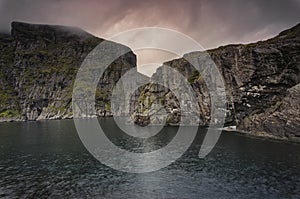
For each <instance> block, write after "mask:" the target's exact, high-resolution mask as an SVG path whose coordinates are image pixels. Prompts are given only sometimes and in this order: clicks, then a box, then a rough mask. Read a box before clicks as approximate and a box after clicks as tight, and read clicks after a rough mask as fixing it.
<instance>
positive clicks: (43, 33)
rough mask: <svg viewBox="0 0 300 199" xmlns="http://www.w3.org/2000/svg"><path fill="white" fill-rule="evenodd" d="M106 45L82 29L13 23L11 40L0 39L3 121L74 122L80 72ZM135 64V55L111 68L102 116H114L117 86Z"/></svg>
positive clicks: (101, 96)
mask: <svg viewBox="0 0 300 199" xmlns="http://www.w3.org/2000/svg"><path fill="white" fill-rule="evenodd" d="M102 41H103V39H100V38H97V37H94V36H92V35H91V34H89V33H87V32H84V31H83V30H81V29H79V28H73V27H64V26H50V25H35V24H26V23H20V22H13V23H12V30H11V35H3V34H2V35H0V47H1V48H0V99H1V105H0V118H2V120H11V119H13V120H19V119H20V120H36V119H60V118H70V117H72V109H71V101H72V89H73V83H74V80H75V77H76V73H77V70H78V68H79V67H80V65H81V63H82V61H83V60H84V58H85V57H86V56H87V54H88V53H89V52H90V51H91V50H92V49H94V48H95V47H96V46H97V45H98V44H99V43H100V42H102ZM115 45H116V46H117V45H119V44H115ZM135 62H136V57H135V55H134V54H133V53H131V52H130V53H127V54H126V55H124V56H122V57H120V58H119V59H117V60H116V61H115V62H113V63H112V64H111V65H110V66H109V67H108V69H107V71H106V72H105V73H104V75H103V76H102V78H101V79H100V81H99V86H98V87H99V89H98V90H97V92H96V93H97V94H96V109H97V113H98V115H102V116H103V115H110V94H111V90H112V87H113V85H114V84H115V82H116V81H117V80H118V79H119V77H120V76H121V75H122V74H124V73H125V72H126V71H127V70H128V69H130V68H133V67H135ZM100 88H101V89H100Z"/></svg>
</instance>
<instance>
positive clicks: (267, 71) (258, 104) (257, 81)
mask: <svg viewBox="0 0 300 199" xmlns="http://www.w3.org/2000/svg"><path fill="white" fill-rule="evenodd" d="M208 53H209V54H210V56H211V58H212V59H213V61H214V62H215V63H216V65H217V67H218V68H219V71H220V72H221V74H222V76H223V78H224V82H225V87H226V96H227V109H228V110H229V112H228V113H227V116H226V123H227V124H231V125H236V126H237V127H238V130H243V131H247V132H253V133H258V132H260V133H261V132H263V133H264V134H270V135H274V136H279V137H298V136H299V132H300V128H299V127H300V126H299V104H300V99H299V97H298V98H297V96H299V94H297V92H299V86H295V85H297V84H299V83H300V24H299V25H297V26H295V27H293V28H291V29H289V30H286V31H284V32H282V33H280V34H279V35H278V36H276V37H274V38H272V39H269V40H267V41H260V42H257V43H253V44H247V45H229V46H222V47H219V48H217V49H213V50H209V51H208ZM201 54H202V53H201V52H193V53H189V54H187V55H185V56H184V57H183V58H181V59H176V60H172V61H170V62H167V63H164V65H168V66H170V67H172V68H174V69H176V70H178V71H179V72H180V73H181V74H182V75H184V76H185V78H186V79H187V80H188V81H189V83H190V84H191V85H192V87H193V89H194V91H195V93H196V94H197V97H198V101H199V107H200V113H197V112H196V113H194V112H191V113H190V117H191V121H193V115H194V114H200V124H201V125H208V124H209V121H210V119H211V118H210V107H211V104H210V103H211V102H210V97H211V96H210V95H209V92H208V89H207V87H206V84H205V81H204V79H203V77H202V74H201V73H199V72H198V71H196V70H195V68H193V66H192V65H191V64H190V63H189V62H188V61H186V58H187V57H189V58H190V57H193V58H194V59H195V61H198V62H200V63H202V60H201V58H200V57H201ZM160 74H163V71H162V69H161V68H159V69H158V70H157V71H156V73H155V74H154V75H153V77H152V79H153V80H155V78H156V77H157V76H159V75H160ZM163 75H166V76H164V77H163V78H171V79H173V80H174V81H177V80H178V77H176V76H173V77H168V75H167V74H163ZM153 82H155V81H153ZM294 86H295V87H294ZM167 87H168V85H164V86H159V85H157V84H155V83H150V84H149V85H147V86H146V87H145V88H144V90H143V91H142V92H141V95H140V97H139V106H137V107H136V108H135V111H136V112H138V113H141V114H143V113H145V112H146V113H147V111H148V112H149V110H150V109H151V105H152V104H153V103H161V104H162V105H163V106H164V108H165V110H166V111H167V113H168V116H167V117H168V118H167V123H170V124H174V123H175V124H176V123H178V122H180V114H178V113H177V112H178V110H179V112H180V106H179V102H178V100H177V99H176V98H175V97H174V95H173V93H172V92H171V91H170V90H169V89H167ZM292 87H293V88H292ZM178 89H181V91H180V92H181V93H182V96H181V98H182V99H185V96H184V95H186V94H185V91H184V87H183V86H179V87H178ZM185 103H186V104H188V102H185ZM191 106H193V105H191ZM138 119H139V121H140V118H138Z"/></svg>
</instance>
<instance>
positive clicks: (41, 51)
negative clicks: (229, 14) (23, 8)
mask: <svg viewBox="0 0 300 199" xmlns="http://www.w3.org/2000/svg"><path fill="white" fill-rule="evenodd" d="M102 41H103V40H102V39H99V38H96V37H94V36H92V35H90V34H89V33H86V32H84V31H83V30H81V29H78V28H71V27H63V26H48V25H33V24H26V23H19V22H13V23H12V31H11V35H6V34H0V99H1V103H0V120H37V119H62V118H71V117H72V110H71V101H72V89H73V83H74V80H75V76H76V73H77V71H78V68H79V66H80V65H81V63H82V61H83V60H84V58H85V57H86V55H87V54H88V53H89V52H90V51H91V50H92V49H93V48H94V47H96V46H97V45H98V44H99V43H100V42H102ZM114 45H116V46H118V45H119V44H114ZM208 53H209V55H210V56H211V58H212V60H213V61H214V62H215V64H216V65H217V67H218V69H219V71H220V72H221V74H222V76H223V79H224V83H225V87H226V96H227V104H226V107H227V112H226V121H225V122H226V123H227V124H228V125H229V124H231V125H236V126H237V128H238V130H240V131H247V132H251V133H254V134H262V135H267V136H268V135H271V136H278V137H285V138H286V137H288V138H298V137H300V133H299V132H300V126H299V123H300V117H299V115H300V114H299V112H300V107H299V104H300V100H299V92H300V86H299V85H300V25H297V26H295V27H293V28H291V29H289V30H286V31H284V32H282V33H280V34H279V35H278V36H276V37H274V38H272V39H269V40H267V41H261V42H257V43H253V44H248V45H228V46H223V47H219V48H217V49H213V50H209V51H208ZM202 55H203V53H202V52H192V53H189V54H186V55H185V56H184V57H183V58H180V59H176V60H172V61H169V62H167V63H165V64H164V65H168V66H170V67H171V68H173V69H176V70H177V71H178V72H179V74H181V75H183V76H184V78H185V79H186V80H187V81H188V83H189V84H190V85H191V86H192V88H193V91H194V93H195V94H196V97H197V101H198V105H199V107H200V109H197V108H196V105H195V104H193V103H191V102H190V101H189V100H188V99H189V96H188V94H187V92H186V88H185V86H183V85H182V86H178V88H177V92H178V93H180V99H181V101H179V100H178V99H177V98H176V97H175V95H174V93H173V92H172V91H170V90H169V89H168V87H169V86H170V84H175V83H178V79H179V78H180V77H179V75H178V74H172V75H170V74H169V73H165V72H164V69H163V68H162V67H161V68H159V69H158V70H157V72H156V73H155V74H154V75H153V76H152V77H151V78H152V83H150V84H148V85H146V86H143V87H141V88H140V89H139V90H138V91H136V92H135V94H134V96H132V98H131V107H130V111H131V113H132V116H133V118H134V119H135V122H136V123H138V124H140V125H147V124H148V123H149V122H152V123H161V122H163V121H166V122H167V123H168V124H179V123H181V122H182V121H180V116H181V114H187V115H188V116H189V120H188V121H187V122H188V123H189V124H200V125H208V124H209V122H210V120H211V118H210V113H211V97H212V96H210V94H209V92H208V88H207V85H206V83H205V80H204V78H203V74H202V73H201V72H200V73H199V72H198V71H196V70H195V68H193V66H192V65H191V64H190V63H189V62H188V61H187V60H186V59H192V60H194V61H197V62H198V63H200V64H201V65H203V66H205V63H204V62H203V60H202V59H201V57H202ZM135 64H136V57H135V55H134V54H133V53H132V52H130V53H127V54H126V55H124V56H122V57H120V58H119V59H117V60H116V61H115V62H113V63H112V64H111V65H110V66H109V67H108V69H107V70H106V72H105V73H104V75H103V76H102V77H101V79H100V81H99V84H98V90H97V92H96V99H95V100H96V110H97V115H98V116H107V115H111V112H110V96H111V91H112V88H113V87H114V85H115V83H116V82H117V81H118V79H119V78H120V77H121V76H122V75H123V74H124V73H125V72H126V71H127V70H129V69H131V68H133V67H135ZM160 78H162V79H169V80H170V81H168V83H167V84H166V85H157V84H155V80H157V79H160ZM180 103H183V104H184V106H187V107H190V108H191V109H192V110H194V111H191V112H189V113H181V109H180V106H179V104H180ZM157 107H158V108H157ZM162 108H164V111H165V112H164V111H162V112H160V111H161V109H162ZM157 112H159V114H157ZM199 116H200V118H199ZM197 118H198V119H197Z"/></svg>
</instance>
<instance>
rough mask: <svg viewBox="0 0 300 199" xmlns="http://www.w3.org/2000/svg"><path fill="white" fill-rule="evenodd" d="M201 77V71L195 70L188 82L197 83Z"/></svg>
mask: <svg viewBox="0 0 300 199" xmlns="http://www.w3.org/2000/svg"><path fill="white" fill-rule="evenodd" d="M201 78H202V77H201V74H200V73H199V71H197V70H194V71H193V73H192V75H191V76H190V77H189V78H188V82H189V83H190V84H193V83H195V81H197V80H199V79H201Z"/></svg>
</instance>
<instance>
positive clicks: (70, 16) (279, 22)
mask: <svg viewBox="0 0 300 199" xmlns="http://www.w3.org/2000/svg"><path fill="white" fill-rule="evenodd" d="M299 13H300V0H285V1H282V0H263V1H262V0H251V1H249V0H226V1H224V0H185V1H182V0H153V1H141V0H89V1H86V0H52V1H48V0H23V1H19V0H1V1H0V31H2V32H8V31H9V30H10V23H11V21H16V20H19V21H26V22H33V23H47V24H61V25H70V26H78V27H80V28H82V29H85V30H87V31H89V32H90V33H92V34H94V35H97V36H99V37H103V38H109V37H110V36H112V35H114V34H116V33H119V32H120V31H125V30H128V29H131V28H137V27H145V26H160V27H165V28H171V29H175V30H177V31H180V32H182V33H185V34H187V35H189V36H191V37H192V38H194V39H195V40H197V41H198V42H199V43H200V44H201V45H202V46H204V47H205V48H207V49H209V48H214V47H217V46H220V45H225V44H229V43H248V42H252V41H257V40H262V39H266V38H269V37H272V36H274V35H276V34H278V33H279V32H280V31H282V30H284V29H286V28H289V27H291V26H293V25H295V24H296V23H299V22H300V15H299Z"/></svg>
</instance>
